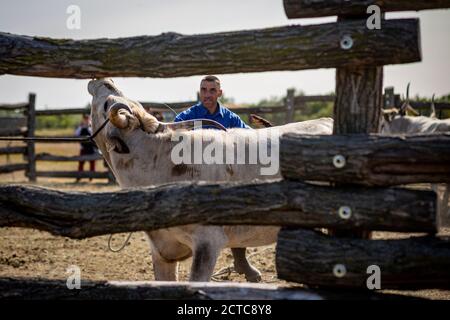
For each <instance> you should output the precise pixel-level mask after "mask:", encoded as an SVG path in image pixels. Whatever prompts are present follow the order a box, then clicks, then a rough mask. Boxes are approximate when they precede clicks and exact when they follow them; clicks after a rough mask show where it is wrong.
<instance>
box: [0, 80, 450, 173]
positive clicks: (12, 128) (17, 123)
mask: <svg viewBox="0 0 450 320" xmlns="http://www.w3.org/2000/svg"><path fill="white" fill-rule="evenodd" d="M29 97H30V98H29V99H30V102H28V103H23V104H15V105H14V104H3V105H0V110H9V111H12V110H15V111H19V112H20V111H24V113H25V115H26V116H25V117H17V118H12V117H3V118H0V128H2V129H0V133H2V130H3V134H1V135H6V136H8V135H24V134H25V135H28V133H29V132H35V128H36V117H39V116H51V115H69V114H70V115H71V114H79V115H82V114H89V113H90V109H89V108H72V109H53V110H35V111H34V113H33V110H32V109H33V106H34V103H31V100H33V101H35V95H34V94H30V95H29ZM334 99H335V96H334V95H316V96H307V95H299V96H295V95H294V90H287V93H286V97H285V98H284V99H283V101H284V104H283V105H274V106H257V107H241V108H236V107H233V108H231V110H232V111H233V112H235V113H237V114H239V115H240V116H241V117H242V118H243V119H244V120H246V121H247V123H249V122H250V115H251V114H257V115H262V116H263V117H264V116H267V115H271V116H272V117H274V118H275V119H283V120H282V121H281V122H280V121H272V122H273V123H274V124H277V125H281V124H285V123H290V122H294V121H295V115H296V113H299V114H301V113H303V112H304V111H305V106H306V105H307V104H308V103H315V102H326V103H333V102H334ZM403 102H404V101H402V100H401V98H400V94H395V93H394V88H393V87H388V88H386V89H385V92H384V97H383V107H384V108H391V107H396V108H398V107H400V106H401V105H402V103H403ZM195 103H197V101H185V102H175V103H170V102H169V103H158V102H141V104H142V105H143V106H144V108H146V109H147V111H149V112H153V113H156V112H158V113H160V114H161V115H163V116H165V118H166V119H165V120H166V121H171V120H172V119H173V117H174V114H173V112H171V111H168V110H169V109H168V108H167V106H169V107H170V108H172V109H173V110H175V111H176V112H181V111H183V110H185V109H187V108H189V107H191V106H192V105H194V104H195ZM410 104H411V106H413V108H415V109H417V110H418V111H419V112H423V113H425V114H427V113H429V112H430V108H431V103H429V102H418V101H410ZM435 108H436V111H437V112H438V116H439V118H442V111H445V110H450V103H439V102H438V103H435ZM29 136H31V135H29ZM66 143H67V142H66ZM8 154H23V155H24V157H25V158H26V160H27V163H21V164H8V165H7V166H1V167H0V173H9V172H13V171H19V170H25V171H26V176H27V177H28V178H29V179H30V181H36V177H52V178H106V179H108V180H109V181H113V180H114V177H113V176H112V173H111V172H90V171H85V172H77V171H63V172H62V171H59V172H58V171H50V172H42V171H36V161H71V162H73V161H90V160H101V159H103V158H102V156H101V155H100V154H94V155H84V156H56V155H51V154H46V153H41V154H35V153H34V144H33V143H29V144H28V145H27V146H26V147H9V148H0V155H8Z"/></svg>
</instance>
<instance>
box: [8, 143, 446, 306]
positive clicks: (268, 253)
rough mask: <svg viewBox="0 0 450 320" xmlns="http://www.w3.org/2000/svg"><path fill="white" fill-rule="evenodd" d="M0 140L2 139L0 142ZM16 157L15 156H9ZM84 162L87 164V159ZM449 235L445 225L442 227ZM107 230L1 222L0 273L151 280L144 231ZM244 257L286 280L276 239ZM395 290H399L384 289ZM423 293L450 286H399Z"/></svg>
mask: <svg viewBox="0 0 450 320" xmlns="http://www.w3.org/2000/svg"><path fill="white" fill-rule="evenodd" d="M0 146H1V145H0ZM77 151H78V149H77V146H76V145H73V144H72V145H69V144H64V145H57V146H55V145H49V144H47V145H46V144H38V145H37V152H48V153H51V154H60V155H76V154H77ZM14 157H15V158H14ZM17 157H19V156H13V158H5V156H0V164H5V163H17V162H18V161H19V160H20V159H19V158H17ZM86 165H87V164H86ZM76 167H77V164H76V163H68V162H66V163H49V162H41V163H39V164H38V170H75V169H76ZM97 168H99V169H100V170H104V168H103V164H102V162H101V161H97ZM4 183H9V184H11V183H21V184H26V183H27V182H26V179H25V176H24V174H23V173H22V172H16V173H12V174H4V175H0V184H4ZM37 184H38V185H42V186H45V187H48V188H52V189H58V190H73V191H75V190H77V191H88V192H94V191H95V192H101V191H112V190H118V189H119V188H118V186H115V185H108V184H107V181H106V180H93V181H92V182H89V181H88V180H87V179H83V180H82V181H81V183H75V179H44V178H42V179H41V178H39V179H38V182H37ZM443 232H444V234H446V235H450V229H446V230H444V231H443ZM126 236H127V234H118V235H114V237H113V242H112V244H113V247H115V248H117V247H119V246H121V245H122V244H123V243H124V241H125V239H126ZM405 236H408V235H405V234H398V233H397V234H395V233H382V232H377V233H375V238H377V239H382V238H398V237H405ZM108 238H109V236H100V237H94V238H89V239H85V240H72V239H69V238H64V237H55V236H52V235H50V234H49V233H47V232H41V231H36V230H32V229H22V228H0V239H1V240H0V277H39V278H47V279H67V276H68V274H67V273H66V270H67V268H69V267H70V266H71V265H77V266H79V267H80V269H81V277H82V279H84V280H126V281H138V280H141V281H145V280H147V281H148V280H153V279H154V278H153V269H152V262H151V256H150V249H149V245H148V243H147V240H146V238H145V235H144V233H142V232H136V233H133V235H132V237H131V241H130V243H129V244H128V245H127V246H126V247H125V249H124V250H122V251H121V252H119V253H114V252H111V251H110V250H109V249H108ZM247 254H248V255H249V256H250V258H249V260H250V261H251V263H252V264H253V265H254V266H256V267H257V268H258V269H259V270H260V271H261V272H262V281H263V282H264V283H274V284H283V285H284V284H286V285H288V283H286V282H284V281H281V280H279V279H277V277H276V271H275V245H271V246H266V247H259V248H249V249H247ZM190 263H191V259H188V260H186V261H184V262H182V263H180V265H179V280H187V279H188V271H189V266H190ZM228 266H232V255H231V251H230V250H229V249H226V250H224V251H223V252H222V254H221V255H220V257H219V260H218V263H217V266H216V271H219V270H222V269H223V268H226V267H228ZM218 280H220V281H235V282H245V278H244V276H242V275H238V274H236V273H225V274H223V275H221V276H219V277H218ZM389 292H393V293H400V292H399V291H389ZM401 294H405V295H413V296H418V297H424V298H428V299H447V300H450V291H445V290H421V291H409V292H405V291H403V292H401Z"/></svg>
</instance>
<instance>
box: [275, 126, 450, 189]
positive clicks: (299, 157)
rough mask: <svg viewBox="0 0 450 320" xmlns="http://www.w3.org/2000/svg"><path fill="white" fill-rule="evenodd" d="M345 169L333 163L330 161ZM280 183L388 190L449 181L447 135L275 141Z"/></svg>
mask: <svg viewBox="0 0 450 320" xmlns="http://www.w3.org/2000/svg"><path fill="white" fill-rule="evenodd" d="M338 155H341V156H343V157H344V158H345V166H344V167H342V168H337V167H335V166H334V164H333V159H334V157H335V156H338ZM280 170H281V174H282V175H283V177H285V178H289V179H300V180H316V181H330V182H339V183H355V184H361V185H367V186H392V185H400V184H408V183H421V182H427V183H435V182H436V183H438V182H447V183H448V182H450V134H449V133H446V134H435V135H411V136H389V137H388V136H381V135H376V134H374V135H364V134H361V135H337V136H304V135H303V136H302V135H298V134H293V133H290V134H285V135H283V136H282V137H281V140H280Z"/></svg>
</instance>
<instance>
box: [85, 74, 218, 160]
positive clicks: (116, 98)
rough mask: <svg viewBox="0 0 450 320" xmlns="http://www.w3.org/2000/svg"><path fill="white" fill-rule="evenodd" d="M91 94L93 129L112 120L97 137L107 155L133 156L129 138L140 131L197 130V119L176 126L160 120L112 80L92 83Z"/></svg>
mask: <svg viewBox="0 0 450 320" xmlns="http://www.w3.org/2000/svg"><path fill="white" fill-rule="evenodd" d="M88 91H89V93H90V94H91V95H92V108H91V119H92V130H93V131H94V132H95V131H96V130H97V129H98V128H100V126H101V125H102V124H103V123H104V122H105V121H106V120H107V119H109V123H108V124H107V125H106V126H105V128H104V129H102V131H101V132H100V133H99V134H98V136H97V137H96V138H95V141H96V142H97V145H98V146H99V148H100V149H101V150H102V153H103V154H104V155H105V156H106V154H109V153H110V152H116V153H120V154H126V153H129V152H130V148H129V146H128V144H127V143H126V141H127V137H130V136H131V135H132V133H133V132H136V131H137V130H140V131H143V132H145V133H147V134H157V133H161V132H167V131H169V130H177V129H192V128H193V127H194V121H193V120H192V121H183V122H172V123H165V122H161V121H159V120H158V119H156V117H155V116H153V115H152V114H150V113H148V112H147V111H146V110H145V109H144V107H143V106H142V105H141V104H140V103H139V102H137V101H134V100H131V99H129V98H126V97H125V96H124V95H123V94H122V92H121V91H120V90H119V89H118V88H117V86H116V85H115V84H114V82H113V81H112V80H111V79H108V78H105V79H96V80H91V81H90V82H89V84H88ZM212 125H214V124H212Z"/></svg>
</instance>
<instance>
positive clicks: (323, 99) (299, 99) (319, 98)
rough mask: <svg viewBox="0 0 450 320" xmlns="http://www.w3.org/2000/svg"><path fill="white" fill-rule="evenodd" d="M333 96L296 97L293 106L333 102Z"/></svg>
mask: <svg viewBox="0 0 450 320" xmlns="http://www.w3.org/2000/svg"><path fill="white" fill-rule="evenodd" d="M334 99H335V96H333V95H322V96H296V97H295V98H294V101H295V104H298V103H302V102H333V101H334Z"/></svg>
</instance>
